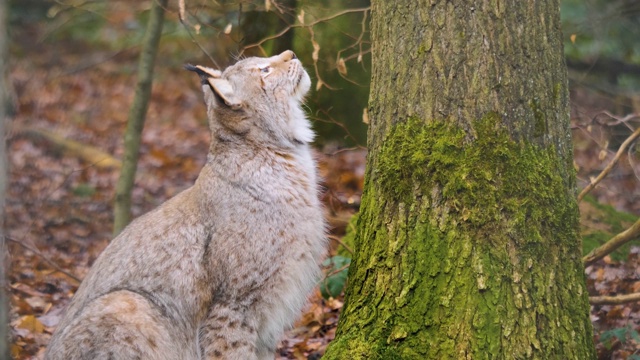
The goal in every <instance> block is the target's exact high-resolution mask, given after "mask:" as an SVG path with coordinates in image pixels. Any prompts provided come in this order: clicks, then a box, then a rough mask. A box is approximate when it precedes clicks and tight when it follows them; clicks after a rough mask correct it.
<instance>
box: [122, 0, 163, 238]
mask: <svg viewBox="0 0 640 360" xmlns="http://www.w3.org/2000/svg"><path fill="white" fill-rule="evenodd" d="M167 2H168V0H153V1H152V5H151V14H150V16H149V22H148V23H147V30H146V33H145V37H144V39H143V42H142V51H141V53H140V62H139V63H138V83H137V84H136V91H135V96H134V99H133V104H132V105H131V109H130V111H129V119H128V121H127V130H126V133H125V135H124V158H123V160H122V172H121V173H120V178H119V179H118V183H117V185H116V199H115V204H114V222H113V233H114V236H115V235H117V234H119V233H120V231H122V229H123V228H124V227H125V226H127V224H128V223H129V221H130V220H131V190H132V188H133V183H134V180H135V176H136V166H137V165H138V155H139V150H140V138H141V136H142V128H143V127H144V120H145V116H146V113H147V108H148V107H149V98H150V97H151V85H152V83H153V67H154V64H155V59H156V53H157V52H158V45H159V43H160V36H161V35H162V23H163V21H164V9H165V8H166V7H167Z"/></svg>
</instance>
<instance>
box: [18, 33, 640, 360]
mask: <svg viewBox="0 0 640 360" xmlns="http://www.w3.org/2000/svg"><path fill="white" fill-rule="evenodd" d="M20 49H21V51H22V53H21V54H19V56H17V57H16V58H14V59H13V60H12V62H11V68H12V70H11V74H10V78H11V82H12V84H13V86H14V89H15V92H16V99H15V104H16V110H17V112H16V115H15V117H14V118H13V120H12V124H11V126H10V128H9V134H8V147H9V161H10V187H9V189H8V194H7V205H6V213H7V219H6V224H7V235H8V243H7V246H8V251H9V256H10V268H9V273H8V277H9V291H10V299H11V314H10V316H11V335H12V339H13V342H12V349H11V350H12V353H13V356H14V357H15V358H16V359H19V360H22V359H40V358H41V357H42V353H43V350H44V348H45V346H46V345H47V343H48V341H49V339H50V337H51V333H52V331H53V329H54V328H55V326H56V324H57V323H58V322H59V320H60V317H61V313H62V311H63V309H64V307H65V306H66V305H67V304H68V302H69V300H70V298H71V296H72V295H73V293H74V292H75V290H76V289H77V286H78V281H77V279H82V278H83V277H84V276H85V274H86V273H87V271H88V269H89V267H90V265H91V264H92V262H93V261H94V260H95V259H96V257H97V256H98V254H99V253H100V252H101V250H102V249H104V247H105V246H106V245H107V244H108V241H109V240H110V239H111V231H112V228H111V226H112V225H111V224H112V220H113V217H112V199H113V194H114V185H115V183H116V180H117V176H118V173H119V168H118V167H119V161H118V159H119V158H121V156H122V136H123V131H124V128H125V125H126V120H127V114H128V108H129V106H130V104H131V99H132V97H133V86H134V82H135V76H133V75H132V73H133V70H134V69H135V53H129V52H122V53H118V54H117V55H116V56H113V54H109V53H106V52H105V53H99V52H94V53H92V56H91V58H88V57H87V55H86V54H85V53H84V52H82V51H76V52H74V51H73V50H70V51H63V50H61V49H59V48H58V49H54V48H52V47H44V46H33V47H32V48H27V47H22V48H20ZM105 59H106V60H105ZM103 60H104V61H103ZM89 65H90V66H89ZM156 68H157V71H156V76H155V78H156V82H155V83H154V87H153V94H152V99H151V104H150V108H149V112H148V115H147V122H146V125H145V130H144V134H143V141H142V148H141V156H140V162H139V165H138V175H137V178H136V187H135V190H134V193H133V209H132V211H133V214H134V216H139V215H141V214H144V213H145V212H147V211H149V210H151V209H153V208H154V207H156V206H158V205H159V204H161V203H163V202H164V201H165V200H167V199H168V198H170V197H171V196H173V195H175V194H177V193H178V192H180V191H181V190H183V189H185V188H187V187H188V186H190V184H192V183H193V181H194V180H195V178H196V176H197V174H198V172H199V169H200V168H201V166H202V165H203V163H204V161H205V157H206V152H207V148H208V141H209V134H208V131H207V128H206V123H205V119H206V114H205V107H204V104H203V101H202V98H201V94H200V85H199V80H198V79H197V78H196V77H195V76H194V75H193V74H191V73H188V72H186V71H183V70H181V69H178V68H167V67H163V66H161V65H160V66H157V67H156ZM573 95H574V96H577V98H574V99H573V101H574V103H579V100H580V97H585V98H586V95H583V94H581V93H580V92H579V91H578V92H574V94H573ZM587 100H588V99H587ZM596 110H597V109H596ZM577 111H578V112H580V113H582V114H584V113H586V112H588V111H595V110H593V109H588V110H585V109H584V108H581V109H579V110H577ZM592 134H594V133H593V132H589V131H586V130H585V127H583V126H581V125H580V126H578V125H576V126H575V132H574V138H576V141H577V143H576V166H577V168H578V170H579V175H580V178H581V179H582V181H581V182H580V184H581V185H584V180H585V179H587V178H588V177H589V176H592V175H593V174H597V173H598V171H599V170H600V169H602V168H603V167H604V165H605V164H606V162H607V161H608V160H609V159H611V157H612V156H613V153H612V152H611V151H605V152H604V153H602V147H599V146H598V145H597V143H598V141H599V140H598V138H597V136H596V135H597V134H596V135H592ZM598 136H599V135H598ZM613 150H614V151H615V149H613ZM317 155H318V159H319V163H320V172H321V175H322V177H323V179H324V183H323V189H324V190H323V199H324V201H325V203H326V204H327V216H328V217H329V219H330V223H331V226H332V235H334V239H335V238H338V239H339V238H340V237H341V236H342V235H343V234H344V231H345V227H346V226H347V223H348V219H349V218H350V216H351V215H352V214H353V213H355V212H356V211H357V208H358V205H359V200H360V194H361V191H362V185H363V176H364V167H365V155H366V151H365V150H363V149H360V148H358V149H345V150H343V151H337V150H336V149H335V148H332V147H331V146H325V147H323V148H322V149H318V151H317ZM625 166H626V167H625ZM625 169H626V170H625ZM632 170H633V164H632V163H631V165H621V169H620V170H619V171H618V172H617V173H616V174H613V175H612V176H611V179H610V180H607V182H605V183H604V184H603V185H602V186H601V187H600V188H599V189H598V191H597V192H596V194H595V197H596V198H597V200H598V201H599V202H602V203H609V204H613V205H615V206H616V207H617V208H618V209H624V210H627V211H629V212H633V213H635V214H636V215H638V214H640V208H639V207H638V206H640V202H638V201H636V200H637V198H638V194H639V190H638V189H639V187H640V186H639V184H638V183H639V182H640V181H638V179H637V177H636V176H635V174H634V173H633V171H632ZM589 204H590V203H584V204H582V205H581V210H582V212H583V216H582V222H583V228H584V229H587V230H585V231H587V232H588V231H595V230H594V229H596V230H602V231H604V232H609V233H612V232H613V233H615V231H613V229H612V227H611V225H609V224H608V223H607V222H605V221H604V219H603V215H602V214H603V213H602V212H601V211H598V208H597V207H594V206H593V205H589ZM610 214H611V212H610ZM613 214H615V212H613ZM614 216H615V215H614ZM632 218H633V217H632ZM622 223H623V225H626V226H628V225H631V223H630V222H629V221H628V220H625V221H622ZM589 229H590V230H589ZM338 246H339V243H338V242H337V241H334V242H332V252H333V253H335V251H336V249H337V247H338ZM639 268H640V248H638V247H631V248H630V249H629V250H628V252H627V253H625V254H624V255H623V256H622V257H618V258H615V257H606V258H605V259H604V260H601V261H599V262H597V263H596V264H594V265H592V266H590V267H588V268H587V269H586V273H587V278H588V287H589V293H590V294H591V295H615V294H622V293H629V292H638V291H640V271H639V270H638V269H639ZM342 300H343V299H342V297H341V296H338V297H336V298H335V299H334V298H331V299H324V298H323V297H322V296H321V295H320V292H319V291H317V292H316V293H315V294H314V295H313V297H312V298H311V302H310V306H309V307H308V309H307V310H306V311H305V313H304V315H303V316H302V319H301V320H300V321H299V322H298V323H297V324H296V327H295V328H294V329H293V330H292V331H290V332H288V333H287V336H286V338H285V339H284V340H283V342H282V343H281V346H280V348H279V350H278V352H279V359H317V358H319V357H320V356H321V354H322V353H323V352H324V350H325V348H326V346H327V344H328V342H329V341H331V340H332V339H333V337H334V334H335V329H336V325H337V319H338V315H339V313H340V309H341V307H342ZM591 319H592V322H593V324H594V328H595V333H596V334H595V339H594V341H595V342H596V344H597V346H598V353H599V358H600V359H630V358H632V356H634V355H636V356H640V348H639V346H640V341H639V339H637V338H636V339H634V338H633V336H634V334H636V335H637V331H638V330H640V304H638V303H635V304H625V305H606V306H592V311H591Z"/></svg>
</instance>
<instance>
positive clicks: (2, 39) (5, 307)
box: [0, 0, 10, 359]
mask: <svg viewBox="0 0 640 360" xmlns="http://www.w3.org/2000/svg"><path fill="white" fill-rule="evenodd" d="M7 7H8V4H7V1H6V0H0V359H10V357H9V328H8V323H9V314H8V311H9V302H8V299H7V293H6V289H7V286H6V284H7V281H6V276H7V275H6V271H5V270H6V269H7V262H6V256H5V255H6V249H5V220H4V218H5V212H4V202H5V192H6V190H7V174H8V171H7V168H8V163H7V156H6V151H7V147H6V142H5V123H6V120H7V117H8V116H7V114H8V107H9V95H8V94H9V90H8V89H9V85H8V79H7V73H8V71H7V70H8V69H7V68H8V60H9V52H8V51H7V47H8V39H9V34H8V31H7V30H8V28H9V25H8V24H7V21H8V14H7Z"/></svg>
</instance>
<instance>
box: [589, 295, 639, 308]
mask: <svg viewBox="0 0 640 360" xmlns="http://www.w3.org/2000/svg"><path fill="white" fill-rule="evenodd" d="M636 301H640V293H633V294H625V295H616V296H589V303H591V305H621V304H627V303H630V302H636Z"/></svg>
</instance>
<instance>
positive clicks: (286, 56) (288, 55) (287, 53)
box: [280, 50, 298, 61]
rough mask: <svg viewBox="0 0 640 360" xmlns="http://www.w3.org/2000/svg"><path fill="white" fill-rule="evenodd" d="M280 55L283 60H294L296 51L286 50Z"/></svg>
mask: <svg viewBox="0 0 640 360" xmlns="http://www.w3.org/2000/svg"><path fill="white" fill-rule="evenodd" d="M280 57H281V58H282V59H283V60H284V61H290V60H294V59H297V58H298V57H297V56H296V53H294V52H293V51H291V50H287V51H285V52H283V53H282V54H280Z"/></svg>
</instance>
